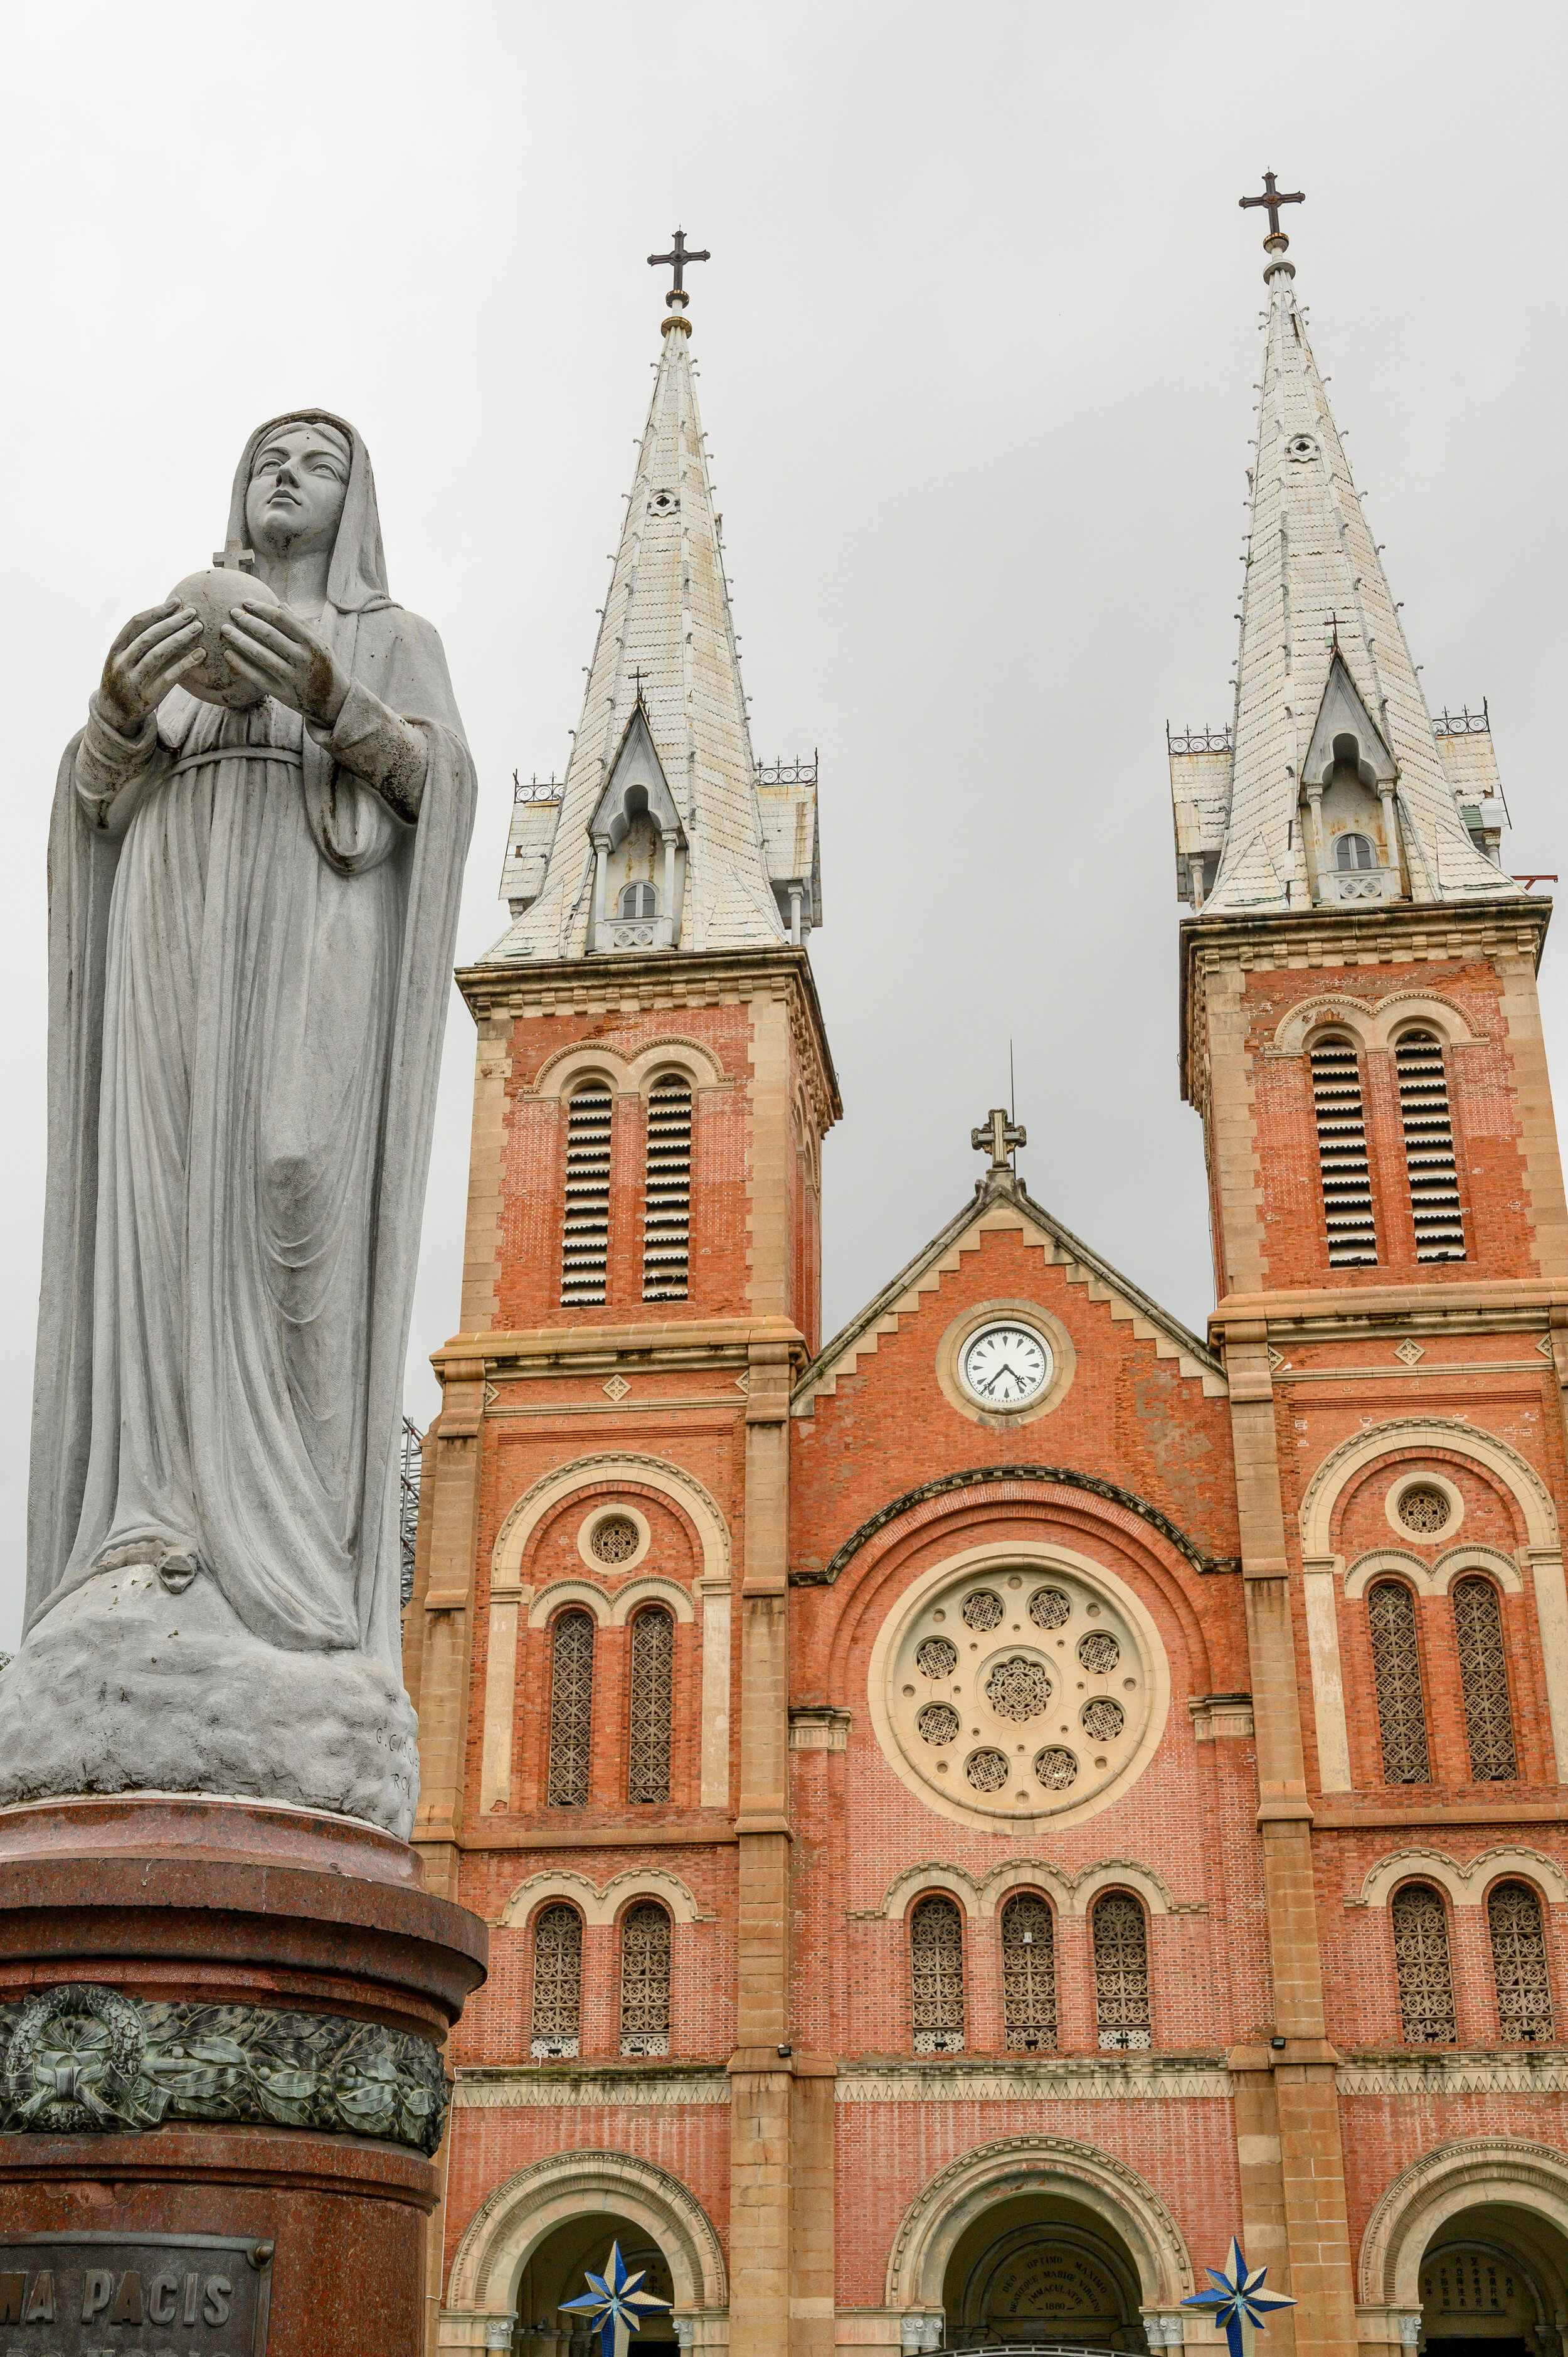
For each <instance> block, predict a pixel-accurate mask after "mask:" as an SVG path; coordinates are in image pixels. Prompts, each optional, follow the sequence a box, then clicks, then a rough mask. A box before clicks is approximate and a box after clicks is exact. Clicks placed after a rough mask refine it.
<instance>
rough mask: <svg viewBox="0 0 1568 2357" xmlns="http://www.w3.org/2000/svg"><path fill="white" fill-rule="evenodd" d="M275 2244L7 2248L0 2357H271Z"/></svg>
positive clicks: (23, 2244) (25, 2237) (142, 2240)
mask: <svg viewBox="0 0 1568 2357" xmlns="http://www.w3.org/2000/svg"><path fill="white" fill-rule="evenodd" d="M272 2256H273V2245H272V2244H271V2243H259V2242H253V2241H251V2240H249V2239H245V2238H242V2237H234V2236H228V2235H220V2234H15V2235H10V2236H7V2237H5V2238H4V2239H0V2357H111V2352H115V2357H132V2352H135V2357H264V2352H265V2349H266V2345H267V2297H268V2293H269V2291H270V2289H271V2287H272Z"/></svg>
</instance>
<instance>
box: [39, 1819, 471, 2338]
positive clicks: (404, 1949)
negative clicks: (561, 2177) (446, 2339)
mask: <svg viewBox="0 0 1568 2357" xmlns="http://www.w3.org/2000/svg"><path fill="white" fill-rule="evenodd" d="M421 1882H422V1875H421V1868H420V1864H419V1860H418V1858H417V1857H416V1856H415V1854H414V1852H413V1850H411V1849H410V1848H408V1846H406V1845H405V1844H404V1843H403V1842H400V1841H397V1840H395V1839H394V1838H393V1837H392V1835H388V1834H383V1833H380V1832H378V1831H377V1830H376V1829H375V1828H374V1827H372V1826H369V1825H364V1824H358V1823H356V1822H354V1821H353V1820H351V1819H348V1818H341V1817H332V1816H328V1815H325V1814H321V1813H317V1812H314V1811H310V1810H305V1809H292V1808H282V1807H271V1806H268V1805H266V1804H264V1803H252V1802H243V1801H223V1800H209V1799H206V1798H183V1797H180V1796H163V1795H156V1794H132V1795H126V1796H124V1797H122V1798H115V1799H97V1798H91V1797H89V1798H82V1799H75V1800H66V1801H48V1802H38V1803H32V1804H30V1805H28V1806H27V1807H23V1808H15V1809H7V1810H0V2067H3V2070H4V2078H3V2081H0V2099H3V2104H4V2111H3V2116H4V2119H5V2129H4V2131H0V2348H9V2347H10V2346H11V2344H12V2340H13V2338H14V2337H15V2338H16V2345H17V2346H22V2345H26V2346H28V2347H31V2346H32V2344H33V2342H34V2341H35V2340H36V2341H38V2346H39V2349H40V2352H41V2351H42V2349H43V2347H44V2346H45V2344H46V2343H47V2345H48V2350H49V2352H50V2357H78V2352H81V2357H87V2352H99V2351H105V2352H106V2351H107V2350H108V2349H110V2348H114V2349H116V2350H123V2349H124V2350H129V2349H134V2350H139V2351H144V2352H147V2357H165V2352H168V2357H260V2352H263V2351H265V2352H267V2357H350V2352H352V2357H366V2352H374V2357H415V2352H417V2351H418V2350H419V2349H420V2348H421V2346H422V2335H423V2321H422V2304H423V2303H422V2288H423V2287H422V2283H421V2276H422V2270H423V2265H424V2222H425V2218H426V2216H427V2214H428V2212H430V2211H431V2210H432V2209H433V2208H434V2206H435V2197H436V2182H435V2169H434V2168H433V2166H432V2163H431V2160H430V2158H427V2156H426V2153H425V2151H423V2150H421V2149H420V2148H419V2145H420V2143H421V2142H422V2141H423V2142H424V2144H425V2145H426V2146H429V2145H432V2144H433V2143H434V2141H435V2133H436V2130H437V2128H438V2126H439V2117H438V2112H439V2087H438V2073H437V2072H436V2070H435V2065H434V2064H433V2062H432V2060H431V2056H432V2053H433V2051H434V2050H436V2049H438V2048H439V2046H440V2044H441V2042H442V2041H443V2040H444V2039H445V2037H446V2032H447V2030H448V2029H449V2028H450V2027H451V2025H452V2023H453V2022H454V2021H456V2018H457V2016H458V2014H459V2013H460V2012H461V2010H462V2007H463V2002H464V1999H465V1998H466V1997H467V1996H468V1995H469V1994H470V1992H471V1991H472V1990H473V1989H475V1988H477V1987H478V1985H479V1983H480V1982H481V1981H482V1980H483V1978H484V1975H485V1962H486V1951H487V1945H488V1935H487V1932H486V1929H485V1926H484V1925H483V1923H481V1922H480V1921H479V1920H478V1917H476V1916H474V1915H470V1914H469V1913H468V1912H467V1910H465V1909H463V1908H459V1907H454V1906H452V1905H451V1904H449V1903H448V1902H447V1901H446V1900H440V1899H434V1898H431V1897H429V1896H428V1895H427V1894H426V1893H425V1892H424V1889H423V1888H422V1887H421ZM62 1991H69V1992H70V1994H62V1993H61V1992H62ZM167 2007H177V2008H181V2009H182V2010H180V2011H179V2012H178V2013H177V2014H174V2013H170V2012H168V2011H166V2010H165V2008H167ZM184 2008H192V2009H193V2010H191V2011H186V2010H183V2009H184ZM209 2008H220V2010H219V2011H216V2012H214V2011H210V2010H209ZM171 2040H173V2042H171ZM433 2104H434V2106H435V2108H434V2110H433V2108H432V2106H433ZM203 2107H205V2110H206V2114H207V2115H206V2116H200V2117H193V2116H190V2114H191V2112H192V2111H193V2109H195V2110H198V2111H199V2110H201V2109H202V2108H203ZM262 2112H265V2113H268V2114H271V2115H276V2116H261V2115H260V2113H262ZM154 2113H157V2114H159V2117H158V2118H157V2120H156V2121H155V2120H153V2118H152V2115H153V2114H154ZM247 2115H249V2116H247ZM89 2122H91V2123H94V2125H92V2126H87V2127H86V2129H85V2132H83V2126H84V2124H85V2123H89ZM324 2122H325V2126H324ZM127 2123H129V2124H127ZM358 2126H365V2127H368V2128H369V2129H371V2131H373V2132H372V2133H364V2134H361V2133H355V2132H354V2131H355V2129H356V2127H358ZM29 2322H30V2323H31V2324H32V2325H34V2326H49V2327H52V2330H41V2331H39V2330H25V2331H24V2333H22V2334H18V2335H16V2336H12V2335H11V2334H9V2333H7V2332H6V2331H5V2326H6V2325H8V2324H12V2323H15V2324H16V2325H18V2326H22V2327H24V2328H26V2327H27V2325H28V2324H29Z"/></svg>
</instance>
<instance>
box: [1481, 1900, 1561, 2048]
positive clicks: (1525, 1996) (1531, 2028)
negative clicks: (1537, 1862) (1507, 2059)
mask: <svg viewBox="0 0 1568 2357" xmlns="http://www.w3.org/2000/svg"><path fill="white" fill-rule="evenodd" d="M1487 1929H1488V1930H1489V1931H1490V1932H1491V1935H1492V1975H1493V1978H1494V1979H1495V1981H1496V1983H1497V1989H1498V2037H1499V2038H1500V2039H1501V2040H1503V2043H1504V2044H1505V2045H1508V2046H1533V2045H1537V2044H1539V2043H1540V2042H1541V2040H1545V2039H1549V2038H1550V2037H1551V2035H1552V1985H1551V1983H1550V1981H1549V1980H1548V1978H1547V1973H1546V1932H1545V1927H1544V1925H1543V1923H1542V1921H1541V1900H1539V1899H1538V1898H1537V1896H1536V1894H1535V1892H1534V1891H1533V1890H1532V1889H1530V1885H1529V1884H1528V1883H1527V1882H1499V1883H1498V1885H1497V1887H1496V1889H1494V1890H1493V1891H1492V1892H1491V1893H1490V1894H1489V1896H1488V1898H1487Z"/></svg>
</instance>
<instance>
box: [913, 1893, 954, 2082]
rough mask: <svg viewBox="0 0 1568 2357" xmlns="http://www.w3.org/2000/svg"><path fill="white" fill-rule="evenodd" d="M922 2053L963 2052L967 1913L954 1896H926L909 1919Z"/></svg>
mask: <svg viewBox="0 0 1568 2357" xmlns="http://www.w3.org/2000/svg"><path fill="white" fill-rule="evenodd" d="M909 1978H910V1984H911V1988H912V1992H913V2005H912V2021H913V2028H914V2040H915V2051H916V2053H917V2054H961V2053H962V2052H963V1918H962V1916H961V1914H960V1913H959V1911H958V1907H957V1905H956V1903H955V1901H954V1900H950V1899H943V1898H940V1897H938V1898H932V1899H922V1900H921V1901H920V1903H919V1905H918V1907H917V1908H916V1910H915V1911H914V1913H913V1914H912V1915H911V1916H910V1918H909Z"/></svg>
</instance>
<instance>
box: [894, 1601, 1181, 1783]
mask: <svg viewBox="0 0 1568 2357" xmlns="http://www.w3.org/2000/svg"><path fill="white" fill-rule="evenodd" d="M1031 1573H1034V1577H1030V1574H1031ZM1015 1588H1016V1589H1020V1590H1021V1591H1022V1592H1021V1593H1018V1594H1014V1593H1012V1590H1014V1589H1015ZM955 1625H956V1626H958V1627H959V1628H961V1629H962V1630H970V1631H974V1632H975V1640H976V1641H968V1642H965V1641H962V1640H961V1641H959V1642H957V1643H955V1642H954V1641H953V1640H952V1639H951V1638H950V1637H949V1636H947V1635H946V1634H945V1633H944V1631H945V1630H946V1629H951V1628H953V1627H955ZM987 1640H989V1642H988V1641H987ZM875 1659H876V1664H877V1666H876V1668H875V1670H874V1673H873V1675H874V1679H875V1683H876V1689H877V1691H876V1693H875V1695H874V1710H873V1716H874V1719H875V1723H876V1727H877V1734H878V1738H879V1739H880V1740H881V1741H882V1743H883V1744H884V1747H885V1749H887V1751H888V1754H889V1757H890V1758H891V1759H892V1760H893V1761H894V1764H895V1766H896V1767H897V1769H898V1772H899V1774H900V1775H901V1776H903V1777H904V1778H905V1781H907V1782H909V1783H910V1784H911V1785H913V1786H914V1787H915V1789H917V1790H918V1791H919V1792H921V1795H922V1797H927V1798H930V1799H933V1800H935V1801H937V1803H938V1804H939V1805H940V1808H941V1809H942V1811H943V1813H945V1814H950V1815H952V1814H956V1815H959V1816H961V1817H964V1818H968V1819H970V1820H971V1821H972V1822H974V1823H976V1824H982V1825H986V1826H995V1825H996V1824H998V1823H999V1822H1004V1823H1013V1824H1016V1823H1017V1822H1019V1820H1020V1819H1028V1818H1039V1817H1047V1816H1053V1815H1057V1814H1060V1813H1064V1812H1067V1811H1069V1810H1077V1809H1081V1808H1083V1807H1084V1806H1085V1804H1086V1803H1091V1802H1094V1801H1095V1800H1096V1799H1097V1797H1098V1796H1099V1795H1101V1794H1104V1793H1107V1792H1108V1788H1109V1787H1111V1786H1112V1785H1113V1784H1115V1783H1116V1782H1117V1781H1118V1780H1120V1779H1124V1778H1125V1777H1126V1776H1127V1775H1128V1773H1129V1771H1135V1770H1136V1768H1137V1767H1138V1766H1139V1765H1141V1763H1142V1759H1143V1757H1144V1756H1145V1755H1146V1751H1147V1746H1146V1744H1145V1742H1144V1738H1145V1735H1148V1734H1150V1733H1151V1732H1152V1730H1151V1716H1152V1714H1153V1713H1154V1712H1155V1706H1156V1702H1157V1701H1158V1697H1159V1695H1160V1694H1161V1693H1162V1692H1163V1688H1162V1687H1160V1686H1159V1684H1158V1680H1157V1648H1156V1641H1155V1639H1154V1638H1153V1635H1152V1631H1150V1630H1149V1628H1148V1626H1147V1624H1146V1622H1145V1621H1144V1618H1143V1616H1142V1615H1141V1614H1138V1615H1136V1617H1135V1615H1134V1610H1133V1609H1130V1607H1129V1605H1128V1603H1127V1602H1126V1601H1125V1600H1124V1591H1118V1590H1117V1589H1116V1588H1115V1587H1114V1586H1113V1585H1112V1583H1110V1582H1107V1584H1106V1585H1105V1586H1103V1587H1102V1586H1101V1584H1100V1582H1099V1580H1098V1579H1097V1578H1095V1577H1093V1576H1092V1571H1091V1570H1089V1571H1087V1574H1086V1572H1085V1571H1079V1569H1078V1568H1076V1567H1074V1568H1072V1569H1069V1568H1067V1566H1062V1567H1061V1568H1060V1569H1058V1567H1057V1566H1056V1565H1055V1564H1053V1565H1052V1566H1051V1567H1050V1577H1049V1578H1048V1579H1047V1580H1041V1579H1040V1577H1039V1574H1038V1571H1037V1570H1036V1567H1035V1566H1032V1565H1030V1564H1028V1563H1027V1562H1026V1563H1024V1564H1022V1565H1020V1566H1018V1567H1017V1569H1016V1570H1013V1569H1011V1568H1009V1566H1007V1565H1006V1564H1005V1563H1003V1564H1002V1565H1001V1566H997V1565H996V1564H995V1562H994V1561H993V1560H986V1561H984V1562H983V1563H976V1564H974V1565H972V1567H971V1568H970V1569H969V1570H968V1571H967V1572H966V1571H964V1570H962V1569H960V1568H955V1569H954V1570H953V1572H952V1573H951V1575H950V1577H947V1578H941V1577H936V1576H933V1577H931V1578H930V1579H929V1580H928V1581H927V1582H924V1583H922V1585H921V1586H920V1587H919V1588H918V1590H917V1592H916V1594H915V1595H914V1596H912V1597H911V1598H909V1599H908V1602H907V1604H906V1607H905V1609H904V1611H903V1613H902V1615H901V1616H899V1617H898V1618H897V1620H895V1622H894V1624H893V1626H892V1627H890V1628H889V1629H888V1630H887V1631H886V1633H885V1635H884V1636H883V1637H882V1638H880V1639H879V1640H878V1641H877V1647H876V1655H875ZM1112 1689H1114V1691H1112ZM878 1704H880V1705H881V1707H880V1708H879V1707H877V1705H878ZM1160 1716H1161V1717H1162V1718H1163V1706H1161V1712H1160ZM1025 1730H1027V1733H1028V1734H1029V1735H1030V1736H1032V1737H1033V1741H1032V1742H1026V1741H1019V1740H1018V1738H1019V1736H1020V1735H1021V1734H1023V1733H1024V1731H1025ZM962 1736H968V1737H969V1738H970V1747H969V1749H968V1750H967V1751H966V1752H964V1753H963V1754H962V1755H961V1757H958V1756H953V1755H951V1754H948V1753H947V1749H946V1748H947V1747H948V1746H950V1745H954V1744H956V1743H957V1742H958V1741H959V1739H960V1738H961V1737H962ZM944 1755H945V1756H944Z"/></svg>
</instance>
